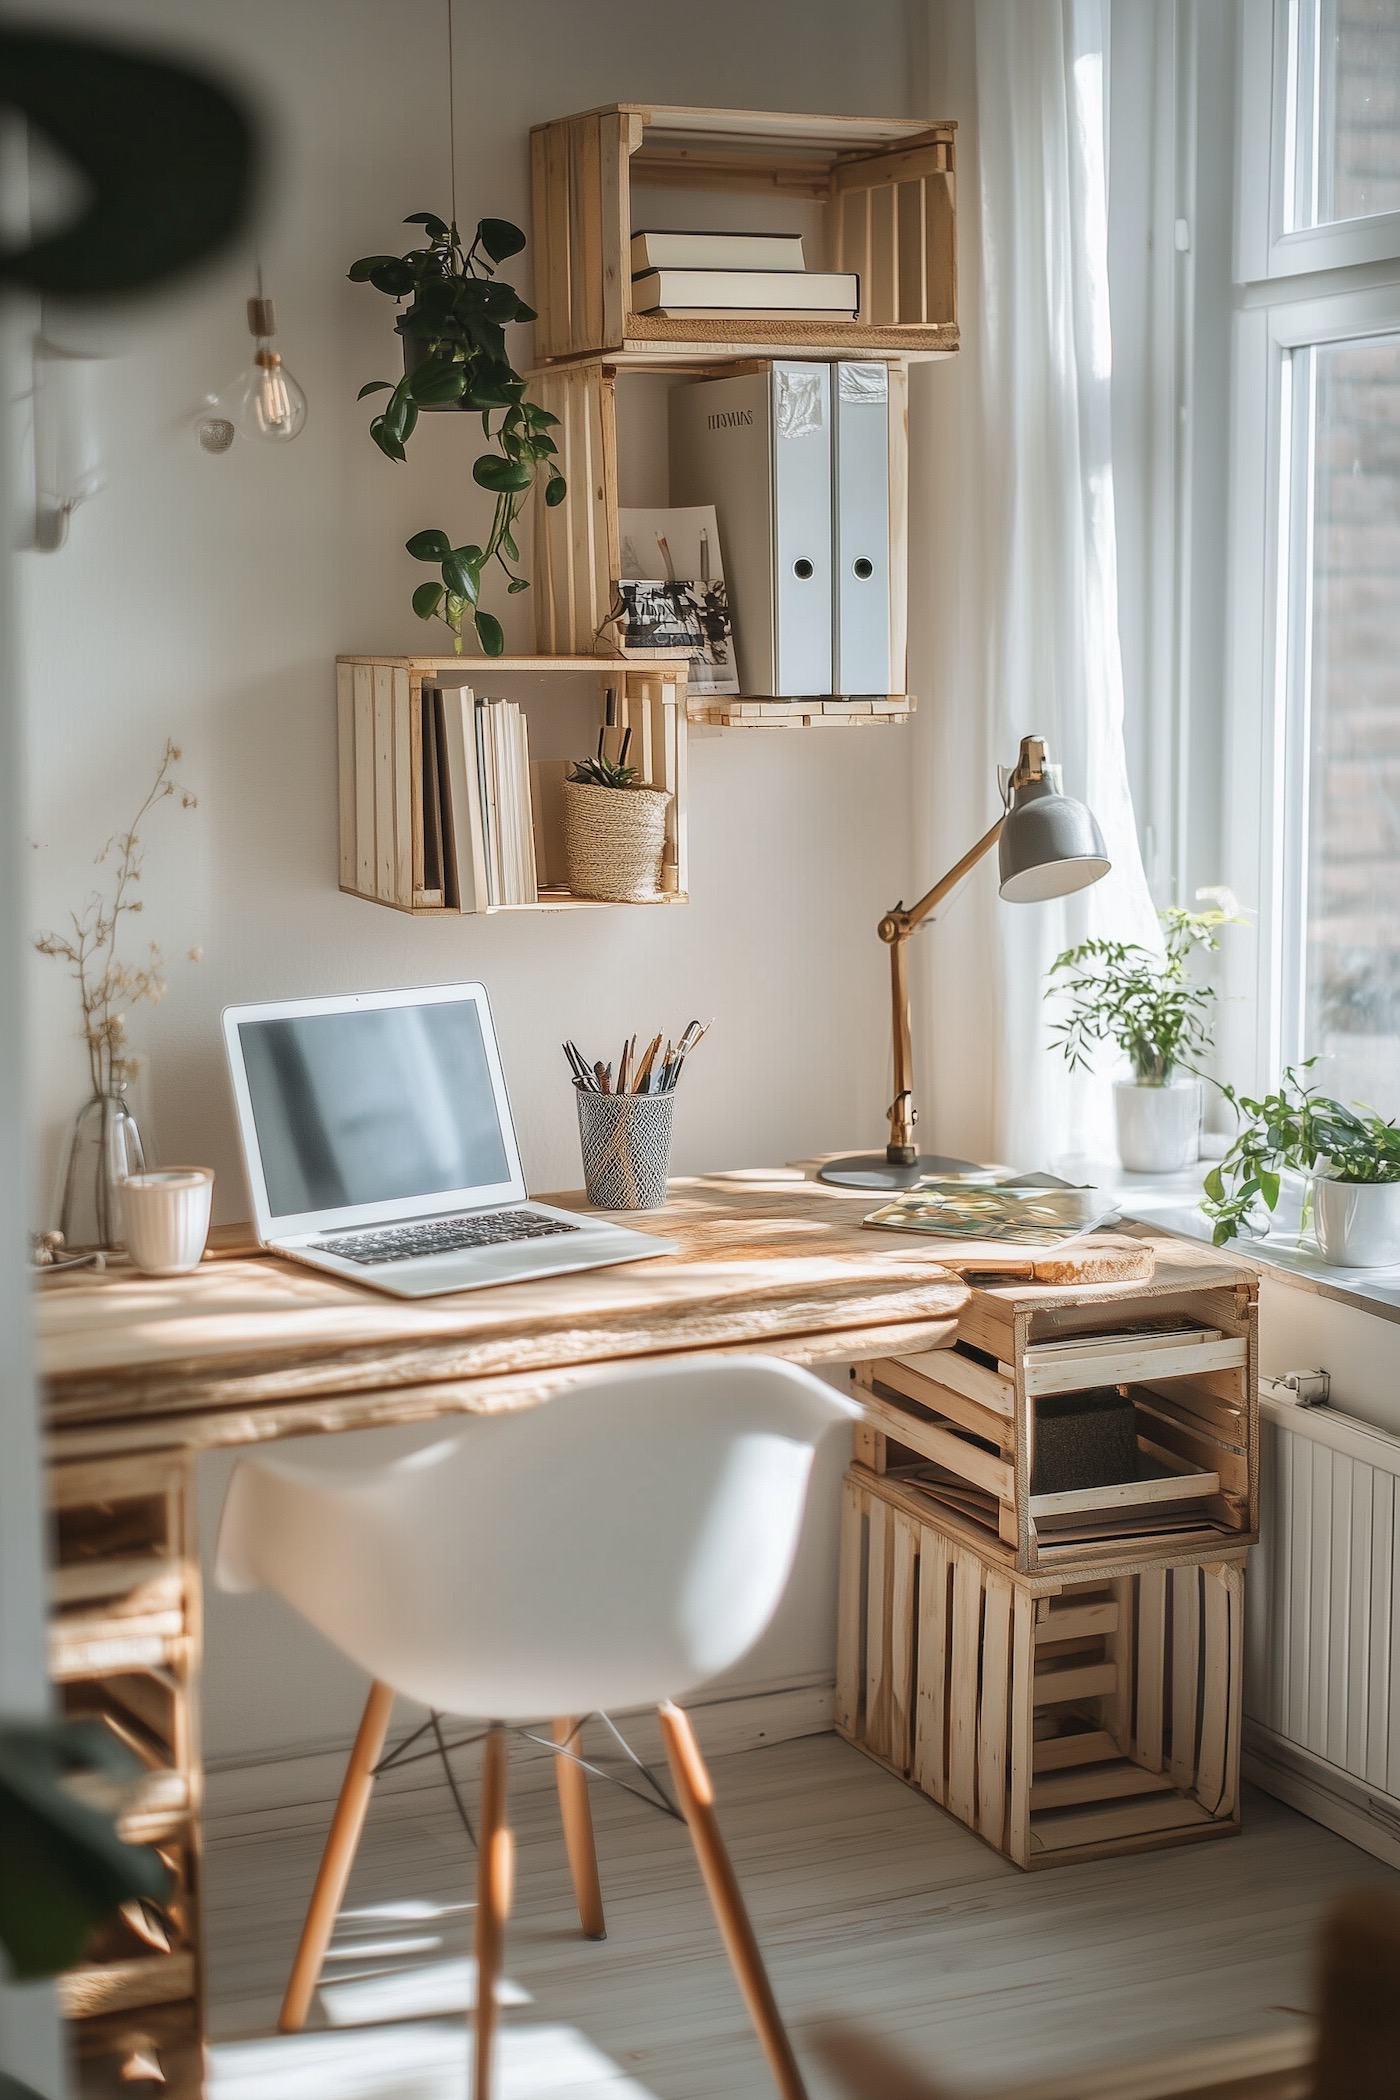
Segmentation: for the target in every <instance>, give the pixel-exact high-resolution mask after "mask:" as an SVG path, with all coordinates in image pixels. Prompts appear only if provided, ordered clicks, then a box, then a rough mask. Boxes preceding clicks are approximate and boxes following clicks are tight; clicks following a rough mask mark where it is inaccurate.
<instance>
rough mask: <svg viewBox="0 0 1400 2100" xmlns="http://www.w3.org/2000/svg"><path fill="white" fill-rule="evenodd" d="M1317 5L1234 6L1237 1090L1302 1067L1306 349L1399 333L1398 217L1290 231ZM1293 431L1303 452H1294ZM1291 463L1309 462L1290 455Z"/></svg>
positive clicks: (1232, 865) (1229, 1000) (1232, 1033)
mask: <svg viewBox="0 0 1400 2100" xmlns="http://www.w3.org/2000/svg"><path fill="white" fill-rule="evenodd" d="M1317 4H1318V0H1243V5H1242V11H1241V17H1240V29H1241V42H1240V68H1239V75H1238V78H1239V82H1240V108H1239V118H1238V124H1237V132H1236V137H1237V159H1236V184H1235V205H1236V213H1235V284H1234V287H1233V298H1234V307H1235V314H1234V323H1233V344H1232V367H1233V369H1232V380H1231V393H1232V404H1231V424H1232V458H1231V500H1230V523H1229V547H1228V552H1227V559H1228V563H1229V575H1230V587H1229V607H1230V611H1229V622H1228V628H1229V631H1228V638H1227V650H1228V659H1227V666H1226V695H1227V719H1226V724H1225V774H1226V796H1225V804H1224V807H1225V818H1224V823H1223V836H1222V838H1221V841H1220V844H1221V866H1222V874H1223V878H1224V880H1225V881H1226V882H1227V883H1228V885H1229V886H1230V888H1231V889H1232V890H1234V892H1235V894H1236V895H1237V896H1239V897H1240V898H1241V899H1242V900H1243V902H1244V903H1245V904H1246V905H1249V906H1251V907H1253V908H1254V909H1255V910H1256V911H1257V933H1258V938H1257V941H1256V942H1255V943H1254V944H1253V952H1252V954H1250V953H1249V952H1248V951H1249V949H1250V945H1251V944H1249V943H1247V942H1239V943H1235V944H1233V950H1231V948H1230V947H1228V946H1227V949H1226V950H1225V951H1223V961H1224V971H1223V979H1224V982H1223V989H1224V991H1225V993H1226V999H1225V1001H1224V1003H1223V1008H1222V1013H1221V1026H1220V1029H1219V1037H1220V1043H1219V1048H1220V1053H1221V1063H1222V1066H1223V1068H1224V1069H1225V1070H1227V1071H1228V1072H1229V1073H1230V1074H1231V1076H1232V1077H1236V1078H1237V1079H1238V1080H1239V1082H1240V1083H1241V1084H1242V1085H1244V1086H1245V1087H1246V1090H1248V1089H1249V1088H1250V1087H1253V1088H1255V1089H1261V1088H1263V1087H1265V1086H1270V1085H1273V1084H1274V1083H1275V1082H1276V1080H1277V1078H1278V1075H1279V1073H1280V1071H1281V1069H1282V1067H1283V1066H1284V1065H1285V1064H1287V1063H1291V1062H1295V1061H1296V1060H1297V1058H1298V1057H1299V1056H1300V1055H1301V1054H1302V1049H1303V1043H1302V1025H1303V1016H1304V999H1305V974H1304V971H1305V962H1304V951H1305V942H1306V901H1307V900H1306V882H1307V873H1306V871H1307V837H1306V833H1307V821H1308V803H1307V787H1308V748H1307V705H1308V699H1309V691H1308V688H1309V683H1310V678H1311V647H1310V640H1311V636H1310V631H1309V628H1310V605H1309V602H1308V598H1309V594H1307V593H1296V592H1294V590H1293V589H1292V585H1293V582H1294V580H1295V578H1296V577H1299V576H1304V577H1306V576H1307V575H1308V574H1309V573H1310V567H1311V564H1310V561H1309V560H1308V555H1309V552H1310V539H1311V524H1312V521H1311V509H1312V497H1313V486H1312V484H1313V476H1312V472H1311V467H1312V460H1311V456H1310V450H1309V449H1308V448H1309V447H1310V444H1311V417H1310V416H1308V417H1307V418H1303V416H1302V395H1303V393H1304V391H1305V390H1306V391H1308V392H1310V391H1311V390H1312V388H1313V386H1314V384H1315V363H1314V360H1313V359H1312V357H1311V355H1310V352H1311V351H1312V349H1313V348H1315V347H1321V346H1324V345H1326V344H1329V343H1336V342H1347V341H1353V340H1358V339H1366V338H1372V337H1376V336H1380V335H1400V212H1388V213H1379V214H1377V215H1376V216H1375V217H1374V219H1370V220H1342V221H1338V222H1336V223H1334V224H1331V225H1325V226H1319V227H1313V228H1308V229H1304V230H1300V231H1298V232H1288V231H1286V230H1285V228H1286V223H1287V218H1286V210H1285V206H1286V202H1287V197H1286V186H1287V183H1288V181H1289V179H1290V176H1291V172H1292V171H1291V167H1290V164H1289V153H1290V142H1289V139H1288V137H1287V133H1288V131H1289V130H1290V128H1291V121H1292V120H1291V110H1290V103H1291V97H1292V81H1293V66H1294V63H1295V56H1294V51H1293V48H1292V38H1291V27H1292V23H1293V21H1294V19H1295V17H1296V15H1297V12H1298V9H1299V8H1300V7H1303V6H1313V7H1315V6H1316V5H1317ZM1300 432H1301V433H1302V435H1303V437H1304V439H1305V441H1306V442H1305V444H1304V446H1302V447H1301V448H1300V443H1299V437H1300ZM1300 449H1302V450H1303V452H1304V456H1303V457H1301V458H1300V457H1299V456H1298V454H1299V451H1300Z"/></svg>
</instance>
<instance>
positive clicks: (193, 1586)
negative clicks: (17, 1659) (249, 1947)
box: [49, 1453, 203, 2095]
mask: <svg viewBox="0 0 1400 2100" xmlns="http://www.w3.org/2000/svg"><path fill="white" fill-rule="evenodd" d="M49 1478H50V1483H51V1506H52V1512H53V1524H54V1531H55V1551H54V1563H55V1564H54V1571H53V1575H52V1613H51V1618H50V1628H49V1651H50V1672H51V1675H52V1677H53V1680H54V1682H55V1684H56V1685H57V1687H58V1689H59V1696H60V1698H61V1701H62V1705H63V1710H64V1712H65V1713H66V1714H67V1715H68V1716H70V1717H71V1718H74V1719H79V1718H81V1719H83V1720H89V1721H96V1722H98V1723H100V1724H101V1725H102V1726H103V1727H104V1728H106V1729H107V1730H108V1731H109V1732H110V1733H111V1735H112V1736H113V1737H114V1738H115V1739H116V1740H117V1741H118V1742H120V1743H121V1744H123V1745H124V1746H125V1747H126V1748H127V1749H128V1750H129V1751H130V1752H132V1753H133V1756H134V1758H135V1760H136V1762H137V1763H138V1764H139V1765H140V1766H142V1767H143V1768H144V1777H143V1778H142V1779H141V1780H139V1781H138V1782H137V1783H136V1784H135V1785H134V1786H133V1788H132V1790H131V1794H130V1796H129V1798H128V1800H127V1802H126V1805H125V1807H124V1809H123V1811H122V1814H121V1816H120V1818H119V1822H118V1828H119V1830H120V1833H121V1835H122V1836H123V1837H124V1838H126V1839H127V1840H128V1842H129V1843H132V1844H148V1845H154V1846H155V1848H156V1849H157V1851H158V1852H159V1853H160V1856H161V1858H162V1859H163V1861H164V1862H165V1865H166V1867H167V1868H168V1870H169V1872H170V1876H171V1892H170V1894H169V1896H168V1897H167V1899H166V1900H165V1902H164V1903H162V1904H161V1905H159V1906H156V1905H153V1904H149V1903H144V1904H139V1905H128V1906H126V1907H125V1908H124V1910H123V1912H122V1913H121V1915H120V1916H119V1917H117V1918H116V1919H114V1920H113V1921H112V1922H111V1924H110V1925H108V1926H104V1927H103V1928H101V1930H100V1931H99V1933H98V1935H97V1936H96V1938H95V1939H94V1941H93V1942H92V1944H91V1945H90V1946H89V1948H88V1950H87V1953H86V1956H85V1958H84V1960H83V1961H82V1962H81V1963H80V1964H79V1965H78V1966H77V1967H76V1968H73V1969H70V1970H69V1971H68V1972H67V1973H66V1974H65V1975H64V1976H62V1977H61V1978H60V1979H59V1984H58V1995H59V2004H60V2006H61V2008H62V2010H63V2012H64V2013H65V2014H66V2015H67V2017H68V2018H69V2019H70V2020H72V2021H73V2022H75V2023H76V2039H77V2047H78V2051H79V2054H80V2056H81V2057H83V2058H85V2059H89V2060H91V2059H99V2058H105V2059H107V2060H108V2061H109V2062H111V2063H112V2064H113V2065H114V2066H115V2068H116V2070H117V2074H118V2076H119V2078H120V2079H121V2080H122V2081H123V2082H125V2083H127V2084H139V2083H141V2082H142V2081H150V2082H151V2083H152V2084H155V2085H159V2086H160V2087H161V2088H162V2089H163V2090H164V2091H165V2092H166V2093H168V2094H171V2095H181V2094H189V2095H195V2094H198V2093H199V2092H201V2090H202V2074H201V2065H202V2049H201V2033H202V1989H203V1986H202V1974H201V1962H200V1937H199V1771H200V1764H199V1754H198V1742H197V1736H196V1729H197V1717H196V1711H195V1686H196V1683H197V1677H198V1664H199V1648H200V1624H199V1597H200V1586H199V1569H198V1564H197V1561H196V1557H195V1546H194V1529H193V1526H194V1515H193V1505H192V1486H193V1483H192V1477H191V1463H190V1460H189V1458H188V1457H187V1456H185V1455H183V1454H175V1453H171V1454H169V1455H163V1454H156V1455H150V1454H142V1455H141V1456H140V1457H138V1458H133V1459H131V1460H108V1459H104V1460H101V1461H94V1462H91V1463H83V1464H74V1465H59V1466H55V1467H53V1468H51V1470H50V1475H49Z"/></svg>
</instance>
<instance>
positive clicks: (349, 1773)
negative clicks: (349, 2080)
mask: <svg viewBox="0 0 1400 2100" xmlns="http://www.w3.org/2000/svg"><path fill="white" fill-rule="evenodd" d="M393 1711H394V1694H393V1692H392V1691H391V1690H390V1688H389V1686H388V1685H387V1684H379V1683H377V1682H376V1683H374V1684H372V1685H371V1686H370V1688H369V1697H368V1699H366V1701H365V1710H364V1713H363V1714H362V1715H361V1717H360V1726H359V1732H358V1734H357V1735H356V1737H355V1747H354V1749H353V1750H352V1751H351V1752H350V1762H349V1764H348V1766H347V1767H346V1771H345V1778H344V1781H343V1783H342V1785H341V1789H340V1799H339V1800H338V1801H337V1802H336V1805H335V1815H334V1816H333V1817H332V1819H331V1828H330V1836H329V1837H328V1838H327V1839H326V1849H325V1852H324V1853H323V1854H322V1857H321V1865H320V1868H319V1870H318V1872H317V1875H316V1886H315V1888H314V1889H313V1890H312V1892H311V1903H310V1906H309V1908H308V1910H307V1913H306V1923H305V1924H304V1925H303V1926H302V1928H301V1942H300V1944H299V1946H298V1947H297V1954H296V1960H295V1961H294V1962H293V1963H292V1974H291V1978H290V1980H289V1982H288V1984H287V1995H286V1997H285V1998H284V1999H283V2000H282V2010H281V2012H280V2013H279V2014H278V2016H277V2025H278V2027H279V2028H280V2029H281V2030H282V2033H283V2034H299V2033H300V2031H301V2029H302V2028H303V2027H304V2026H305V2025H306V2015H307V2013H308V2012H309V2011H310V2009H311V1999H312V1995H313V1993H314V1992H315V1989H316V1985H317V1984H318V1983H319V1981H320V1978H321V1965H322V1963H323V1962H324V1961H325V1958H326V1949H327V1947H328V1946H329V1945H330V1939H331V1934H332V1933H333V1932H334V1931H335V1921H336V1915H337V1913H338V1911H339V1909H340V1905H341V1901H342V1899H343V1897H344V1895H345V1884H346V1882H347V1881H348V1880H349V1879H350V1869H351V1867H352V1866H353V1865H354V1864H355V1850H356V1847H357V1846H358V1844H359V1842H360V1832H361V1831H362V1830H363V1829H364V1827H365V1816H366V1814H367V1813H368V1810H369V1797H370V1795H371V1794H372V1793H373V1791H374V1768H375V1766H376V1765H377V1764H378V1762H379V1759H380V1756H381V1753H382V1752H383V1749H384V1738H385V1736H386V1735H387V1734H388V1732H389V1717H390V1715H391V1714H392V1713H393Z"/></svg>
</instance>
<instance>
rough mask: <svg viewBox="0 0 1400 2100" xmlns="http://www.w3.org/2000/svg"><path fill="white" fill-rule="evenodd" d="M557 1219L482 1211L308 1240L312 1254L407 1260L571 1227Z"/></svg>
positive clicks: (372, 1260) (532, 1213)
mask: <svg viewBox="0 0 1400 2100" xmlns="http://www.w3.org/2000/svg"><path fill="white" fill-rule="evenodd" d="M579 1229H580V1228H579V1227H578V1226H577V1225H566V1224H565V1223H564V1221H563V1220H562V1219H561V1218H542V1217H541V1216H540V1215H539V1214H538V1212H536V1211H530V1210H482V1211H475V1212H473V1213H472V1215H471V1216H470V1217H466V1218H427V1219H425V1220H424V1221H423V1222H422V1224H418V1225H391V1226H388V1227H386V1228H385V1230H384V1231H382V1232H351V1233H347V1234H346V1235H345V1236H344V1237H343V1238H341V1239H334V1240H314V1241H313V1242H312V1245H313V1247H314V1248H315V1250H316V1252H317V1253H318V1254H343V1255H344V1256H345V1258H346V1260H347V1261H358V1262H363V1263H364V1264H365V1265H366V1267H369V1266H372V1265H373V1264H374V1263H375V1262H383V1261H412V1260H413V1259H414V1258H415V1257H416V1256H419V1255H423V1254H456V1253H458V1252H459V1251H460V1250H461V1249H463V1248H466V1247H505V1246H509V1245H510V1244H511V1243H512V1242H513V1241H515V1240H548V1239H553V1238H554V1236H555V1234H556V1233H560V1232H577V1231H578V1230H579Z"/></svg>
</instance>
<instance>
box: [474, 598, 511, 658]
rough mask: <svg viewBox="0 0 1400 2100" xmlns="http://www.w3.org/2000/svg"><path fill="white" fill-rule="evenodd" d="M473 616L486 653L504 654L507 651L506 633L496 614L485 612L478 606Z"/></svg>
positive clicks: (477, 634) (478, 637)
mask: <svg viewBox="0 0 1400 2100" xmlns="http://www.w3.org/2000/svg"><path fill="white" fill-rule="evenodd" d="M473 618H474V619H475V621H476V638H477V640H478V641H479V642H480V644H481V646H482V648H483V649H484V650H485V652H486V654H487V655H488V656H501V655H503V654H504V653H505V646H506V634H505V629H504V628H503V627H502V625H501V623H500V621H499V620H498V619H497V618H496V616H495V614H494V613H489V612H483V611H482V610H481V608H480V606H478V607H477V609H476V612H475V613H474V614H473Z"/></svg>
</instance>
